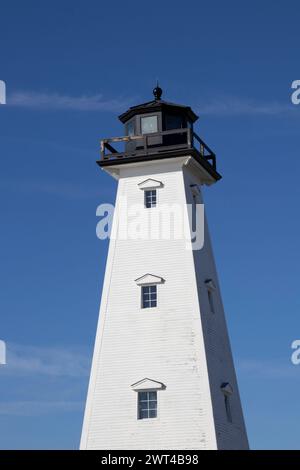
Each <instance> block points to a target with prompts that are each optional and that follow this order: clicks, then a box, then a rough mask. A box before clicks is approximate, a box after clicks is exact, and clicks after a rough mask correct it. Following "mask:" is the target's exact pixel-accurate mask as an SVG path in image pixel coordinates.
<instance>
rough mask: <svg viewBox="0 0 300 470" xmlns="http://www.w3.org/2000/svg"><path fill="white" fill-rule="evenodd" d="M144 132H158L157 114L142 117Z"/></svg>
mask: <svg viewBox="0 0 300 470" xmlns="http://www.w3.org/2000/svg"><path fill="white" fill-rule="evenodd" d="M141 130H142V134H152V133H153V132H158V124H157V116H146V117H142V118H141Z"/></svg>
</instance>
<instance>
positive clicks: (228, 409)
mask: <svg viewBox="0 0 300 470" xmlns="http://www.w3.org/2000/svg"><path fill="white" fill-rule="evenodd" d="M224 404H225V410H226V416H227V421H228V422H229V423H232V414H231V405H230V396H229V395H224Z"/></svg>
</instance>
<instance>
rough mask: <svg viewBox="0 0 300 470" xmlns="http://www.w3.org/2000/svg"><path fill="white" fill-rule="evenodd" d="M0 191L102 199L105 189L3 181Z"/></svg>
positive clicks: (68, 197)
mask: <svg viewBox="0 0 300 470" xmlns="http://www.w3.org/2000/svg"><path fill="white" fill-rule="evenodd" d="M0 189H2V190H8V191H14V192H20V191H21V192H23V193H44V194H49V195H52V196H58V197H63V198H66V199H75V200H76V199H80V200H84V199H90V198H97V197H98V198H99V197H101V198H103V195H104V191H105V188H103V186H102V187H100V186H99V187H91V186H85V185H83V184H79V183H78V184H76V183H72V182H68V181H55V182H54V181H31V180H28V181H24V180H22V181H18V180H3V181H0Z"/></svg>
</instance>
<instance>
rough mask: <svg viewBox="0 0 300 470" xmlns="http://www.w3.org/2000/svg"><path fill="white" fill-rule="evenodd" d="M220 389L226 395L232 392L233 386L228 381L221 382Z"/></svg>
mask: <svg viewBox="0 0 300 470" xmlns="http://www.w3.org/2000/svg"><path fill="white" fill-rule="evenodd" d="M221 391H222V392H223V393H224V395H227V396H229V395H232V394H233V388H232V386H231V385H230V383H229V382H224V383H222V385H221Z"/></svg>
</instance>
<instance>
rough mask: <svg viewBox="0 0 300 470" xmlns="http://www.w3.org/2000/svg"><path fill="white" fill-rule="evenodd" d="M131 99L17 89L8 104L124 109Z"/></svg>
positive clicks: (82, 108)
mask: <svg viewBox="0 0 300 470" xmlns="http://www.w3.org/2000/svg"><path fill="white" fill-rule="evenodd" d="M131 101H132V100H131V99H124V98H114V99H106V98H104V97H103V95H102V94H100V93H98V94H94V95H81V96H70V95H62V94H59V93H46V92H44V93H40V92H35V91H16V92H13V93H11V94H10V95H8V97H7V106H18V107H22V108H35V109H53V110H71V111H111V112H119V111H123V110H124V109H126V107H128V106H129V105H130V103H131Z"/></svg>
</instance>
